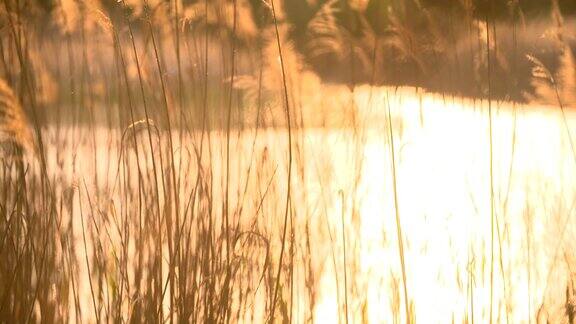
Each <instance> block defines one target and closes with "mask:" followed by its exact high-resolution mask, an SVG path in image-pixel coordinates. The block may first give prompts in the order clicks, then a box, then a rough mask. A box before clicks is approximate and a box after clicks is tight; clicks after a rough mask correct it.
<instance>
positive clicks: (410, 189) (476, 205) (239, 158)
mask: <svg viewBox="0 0 576 324" xmlns="http://www.w3.org/2000/svg"><path fill="white" fill-rule="evenodd" d="M342 91H346V90H342ZM343 101H345V100H343ZM348 104H349V103H347V102H343V103H342V106H346V105H348ZM354 104H355V105H354V106H355V107H356V108H354V109H355V113H354V116H344V117H343V118H341V120H342V126H343V127H326V128H321V127H314V128H305V129H296V130H295V131H294V132H293V166H292V167H293V174H292V179H291V183H292V199H291V201H292V202H291V206H292V211H293V212H292V221H291V224H292V226H293V228H294V242H295V249H296V252H295V258H294V260H295V261H294V262H295V264H296V268H295V270H294V278H293V280H294V288H293V289H294V295H295V296H296V298H294V302H293V305H292V312H293V320H294V321H295V322H298V323H300V322H304V321H305V320H309V319H310V314H308V313H309V308H310V306H309V299H308V295H307V291H306V287H305V280H304V278H305V272H306V271H307V270H306V269H304V266H302V265H301V260H302V259H303V258H305V257H306V255H309V252H307V250H306V244H305V238H306V237H307V236H308V237H310V238H311V242H310V249H311V252H312V255H311V256H312V264H313V268H314V270H313V271H314V276H315V279H316V281H317V286H316V288H315V290H316V297H315V298H316V303H315V305H314V306H313V318H314V320H315V321H317V322H322V323H335V322H338V321H344V317H345V315H344V314H345V312H344V300H345V298H344V297H345V294H346V295H347V299H348V314H349V318H350V319H351V320H353V321H354V322H359V321H361V320H362V319H365V320H369V321H370V322H385V323H390V322H394V321H398V320H399V321H400V322H403V321H405V319H404V314H405V311H404V303H405V301H404V292H403V280H402V273H401V266H400V257H399V252H398V237H397V227H396V225H397V224H396V218H395V212H396V210H395V204H394V197H395V193H394V190H393V188H394V180H395V181H396V184H397V192H396V194H397V202H398V210H397V212H398V214H399V217H400V222H401V223H400V225H401V229H402V235H403V238H402V239H403V242H404V253H405V268H406V286H407V293H408V297H409V300H410V302H409V303H410V304H411V306H410V307H411V309H412V312H413V313H414V317H415V318H416V320H417V321H419V322H425V323H446V322H449V321H452V320H454V321H455V322H463V321H465V320H475V321H479V322H487V321H488V318H489V314H490V304H491V288H492V300H493V318H494V320H496V321H498V322H505V321H508V322H511V323H522V322H528V321H529V319H531V320H532V321H534V320H535V318H536V317H537V316H544V315H543V311H540V313H539V309H540V308H541V306H542V305H544V307H543V309H545V310H546V311H547V313H548V314H549V315H548V316H550V318H551V319H552V321H554V319H558V318H559V317H558V316H563V314H564V308H563V307H564V301H565V291H566V287H567V285H568V283H569V279H570V276H569V274H570V271H569V269H570V268H572V269H576V268H574V267H576V261H575V260H572V258H573V257H574V256H573V255H572V251H573V246H574V240H573V237H574V234H576V232H575V230H576V228H575V224H574V221H573V220H572V219H573V217H572V214H573V209H574V198H575V197H576V192H575V189H576V186H575V184H576V181H575V180H576V179H575V175H576V174H575V172H574V171H575V170H576V164H575V160H574V156H573V154H572V151H571V149H570V142H569V137H568V133H567V129H566V127H565V125H564V122H563V119H562V114H561V112H560V110H559V108H557V107H538V106H523V105H520V104H518V105H515V104H511V103H496V102H493V103H492V105H491V107H492V115H493V118H492V147H490V136H489V118H488V116H489V115H488V103H487V102H486V101H484V102H480V101H478V100H477V101H472V100H468V99H461V98H452V97H443V96H440V95H433V94H423V93H421V92H418V91H416V90H414V89H398V90H391V89H372V88H369V87H361V88H357V89H356V90H355V92H354ZM311 106H313V105H311ZM388 106H389V107H390V109H391V115H392V118H391V124H392V138H393V144H394V148H395V151H394V153H395V168H396V174H395V177H394V176H393V172H392V158H391V146H390V141H391V139H390V137H391V136H390V132H389V128H388V125H389V120H388V119H387V110H386V109H387V107H388ZM302 109H310V110H312V109H314V108H313V107H306V105H304V107H303V108H302ZM334 109H335V110H334V111H333V112H328V113H329V114H330V113H333V114H337V113H338V111H337V109H336V108H334ZM324 113H326V112H324ZM567 116H568V124H569V125H570V128H571V129H574V131H575V132H576V115H575V114H573V113H568V115H567ZM348 117H350V118H348ZM60 132H61V133H60V134H57V133H56V132H55V131H53V130H49V131H48V133H49V134H48V136H47V138H52V141H53V142H55V143H58V141H61V139H62V138H67V140H68V143H67V145H72V147H73V154H70V152H69V151H63V152H62V151H60V150H61V149H60V148H59V147H64V146H58V145H52V146H50V147H49V151H48V159H49V164H50V172H52V173H53V174H59V175H60V176H63V178H64V179H66V181H68V182H65V183H63V184H62V187H65V186H67V185H70V184H72V183H76V184H78V183H80V184H82V185H81V186H80V187H83V183H84V182H86V184H87V188H88V191H91V192H92V195H94V196H95V197H96V196H97V192H110V191H112V190H116V189H113V188H114V181H115V177H116V175H117V172H118V154H119V149H118V143H119V142H120V134H119V132H115V131H110V130H107V129H101V128H98V129H96V130H91V129H80V130H78V129H75V130H74V129H61V130H60ZM93 132H95V134H96V136H95V137H94V136H93V134H94V133H93ZM140 136H144V135H140ZM199 137H200V134H199V133H195V134H192V135H185V136H184V137H183V145H181V144H180V141H179V136H178V135H174V136H173V138H174V140H175V141H176V143H175V146H176V147H177V151H178V152H177V154H176V160H177V162H178V163H180V161H182V162H181V165H182V168H181V171H180V172H181V173H179V174H180V176H181V177H182V178H183V179H184V180H183V183H184V184H183V189H182V190H183V193H184V192H185V193H186V194H188V193H189V192H190V190H192V189H191V188H192V186H193V184H194V181H195V179H196V177H197V175H198V172H197V169H198V167H197V165H196V163H195V160H194V158H192V155H193V153H191V152H193V151H194V146H193V143H195V144H196V145H197V144H198V143H199ZM144 138H145V137H144ZM254 139H255V140H254ZM230 140H231V142H230V152H231V153H230V156H231V157H230V165H231V168H230V176H231V178H230V182H229V185H230V188H231V189H230V200H231V202H230V206H233V207H231V209H232V213H233V215H236V216H237V215H239V213H238V210H239V208H240V206H241V207H242V209H243V211H242V216H237V217H241V218H242V220H241V223H242V224H245V225H246V226H247V228H248V226H249V224H253V222H254V220H255V219H256V220H257V222H258V224H260V226H262V228H267V229H268V230H269V233H272V234H270V235H271V236H272V244H273V248H272V255H273V259H274V260H275V261H274V262H276V261H277V258H278V254H279V245H280V235H279V233H280V231H281V227H282V224H283V217H284V203H285V199H286V197H285V196H286V183H287V181H286V179H287V169H288V154H287V152H288V132H287V130H286V129H274V128H263V129H259V130H258V132H255V129H253V128H248V129H244V130H242V131H238V130H233V132H232V136H231V139H230ZM253 143H255V146H254V151H253V150H252V147H253V146H252V145H253ZM161 145H162V147H163V148H164V149H167V148H168V146H167V144H166V141H163V142H162V144H161ZM94 147H96V151H94ZM182 147H183V148H182ZM491 150H492V182H493V204H494V208H493V216H494V218H492V216H491V215H492V213H491V194H490V192H491V172H490V161H491V159H490V151H491ZM204 151H205V153H206V154H205V155H204V161H203V165H204V167H205V168H208V169H210V170H211V171H212V181H213V182H212V183H213V186H214V194H213V195H214V197H215V199H216V202H215V203H214V206H215V208H216V210H215V211H213V213H214V214H215V215H220V214H222V212H223V211H222V203H221V201H222V197H223V192H224V189H223V188H224V187H225V183H226V181H225V180H226V179H225V157H226V155H225V154H226V134H225V132H223V131H211V132H210V133H209V134H208V135H207V136H206V138H205V144H204ZM182 152H187V153H185V154H184V153H182ZM132 154H133V153H132ZM180 158H181V159H182V160H180ZM95 160H96V161H97V162H96V163H97V168H96V169H97V174H98V177H97V178H96V177H95V176H94V173H95V171H94V161H95ZM57 161H60V163H61V164H60V165H58V164H57ZM146 167H148V168H150V165H149V164H147V165H146ZM248 168H250V169H251V171H250V173H248V172H247V170H248ZM246 181H248V185H246V188H247V189H246V191H245V192H246V193H245V194H244V188H245V183H246ZM187 183H188V184H187ZM96 186H98V187H99V188H96ZM267 188H268V189H267ZM111 195H112V196H113V199H119V197H118V194H117V190H116V192H113V193H112V194H111ZM114 195H116V197H114ZM183 196H184V194H183ZM239 197H240V198H239ZM260 205H261V206H260ZM257 211H258V212H257ZM492 220H494V222H492ZM342 221H344V226H343V227H342ZM75 223H78V221H77V220H75ZM75 226H79V225H78V224H76V225H75ZM306 228H308V229H307V230H306ZM342 228H344V233H343V232H342ZM492 229H494V230H492ZM306 231H309V232H308V233H306ZM79 233H80V232H78V234H77V235H78V238H79V239H80V237H81V236H80V234H79ZM343 234H344V235H343ZM343 237H345V240H346V253H347V255H346V260H347V264H346V265H344V253H343V247H344V246H343ZM492 242H493V243H494V245H492ZM132 248H135V247H132ZM88 250H90V249H88ZM492 251H493V253H492ZM79 257H81V256H79ZM344 271H346V279H347V285H346V288H347V291H346V292H345V291H344V274H345V273H344ZM83 275H84V276H85V275H86V269H83ZM491 277H492V279H491ZM491 282H492V284H491ZM79 285H80V286H81V287H82V288H83V289H81V290H80V291H81V294H83V296H84V297H85V298H84V299H83V300H85V301H86V302H89V301H90V292H89V290H88V288H87V285H88V284H87V283H86V281H83V280H79ZM256 299H257V297H256ZM88 305H89V304H88ZM263 307H264V306H263V302H262V303H258V302H256V303H255V305H254V307H253V308H254V310H253V311H254V313H255V315H256V318H259V317H261V318H265V316H264V315H263V314H262V312H264V309H263ZM86 309H87V310H88V309H89V307H86ZM71 311H74V310H73V309H71ZM538 314H539V315H538ZM84 316H87V317H91V316H90V314H89V311H87V314H84ZM246 320H247V321H249V320H250V317H249V315H248V314H247V315H246Z"/></svg>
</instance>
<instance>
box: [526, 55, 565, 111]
mask: <svg viewBox="0 0 576 324" xmlns="http://www.w3.org/2000/svg"><path fill="white" fill-rule="evenodd" d="M526 58H527V59H528V61H530V63H532V65H533V67H532V80H531V84H532V87H533V88H534V94H526V95H525V97H526V98H527V99H528V101H533V102H539V103H544V104H550V105H554V104H557V103H558V102H557V101H558V98H557V93H556V91H558V95H559V97H560V99H561V100H562V103H564V104H574V103H575V102H576V98H575V93H574V92H575V91H576V71H574V69H575V65H574V56H573V54H572V50H571V49H570V48H569V47H568V46H565V47H564V49H563V53H562V56H561V57H560V66H559V69H558V72H557V73H556V76H555V75H553V74H552V72H551V71H550V70H549V69H548V68H547V67H546V66H545V65H544V64H543V63H542V62H541V61H540V60H539V59H538V58H536V57H534V56H533V55H526Z"/></svg>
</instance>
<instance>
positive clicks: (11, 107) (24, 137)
mask: <svg viewBox="0 0 576 324" xmlns="http://www.w3.org/2000/svg"><path fill="white" fill-rule="evenodd" d="M33 143H34V141H33V137H32V133H31V129H30V125H29V124H28V119H27V118H26V114H25V113H24V110H23V109H22V107H21V106H20V103H19V102H18V98H17V97H16V96H15V95H14V92H13V91H12V88H10V86H8V84H7V83H6V81H4V80H3V79H0V146H1V148H2V151H4V153H5V154H6V153H7V154H12V153H17V152H21V151H22V150H33V148H34V144H33Z"/></svg>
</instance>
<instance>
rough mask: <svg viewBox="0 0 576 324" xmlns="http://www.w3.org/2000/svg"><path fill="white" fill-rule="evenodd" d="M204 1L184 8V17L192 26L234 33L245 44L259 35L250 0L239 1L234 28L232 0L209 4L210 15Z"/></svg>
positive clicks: (214, 0) (221, 32)
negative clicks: (206, 12)
mask: <svg viewBox="0 0 576 324" xmlns="http://www.w3.org/2000/svg"><path fill="white" fill-rule="evenodd" d="M205 9H206V8H204V3H203V2H202V1H200V2H198V3H195V4H192V5H189V6H187V7H186V8H185V9H184V12H183V17H182V19H183V20H184V21H186V22H187V23H188V24H189V25H190V26H192V28H196V29H205V30H208V31H210V32H211V33H214V34H216V35H219V34H220V35H227V36H228V37H231V36H232V35H234V36H235V37H236V39H237V40H238V41H240V42H242V43H243V44H250V43H251V42H252V41H254V40H256V39H257V38H258V37H259V36H260V33H259V29H258V26H257V25H256V22H255V20H254V15H253V9H252V6H251V4H250V2H249V1H248V0H239V1H238V2H237V7H236V11H237V16H238V20H237V22H236V29H235V33H233V30H234V19H233V18H234V4H233V3H232V2H231V1H224V0H213V1H210V3H209V4H208V16H207V17H206V15H205Z"/></svg>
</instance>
